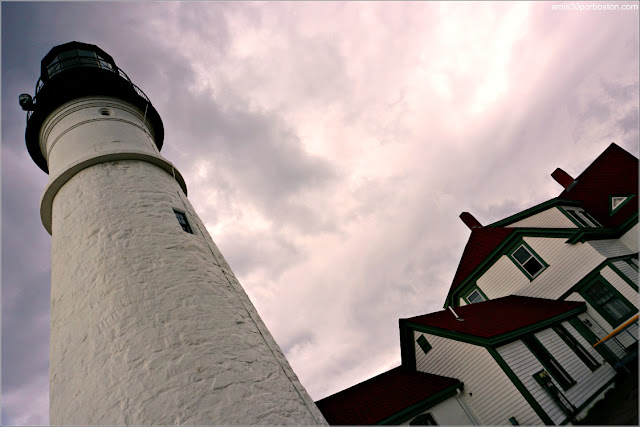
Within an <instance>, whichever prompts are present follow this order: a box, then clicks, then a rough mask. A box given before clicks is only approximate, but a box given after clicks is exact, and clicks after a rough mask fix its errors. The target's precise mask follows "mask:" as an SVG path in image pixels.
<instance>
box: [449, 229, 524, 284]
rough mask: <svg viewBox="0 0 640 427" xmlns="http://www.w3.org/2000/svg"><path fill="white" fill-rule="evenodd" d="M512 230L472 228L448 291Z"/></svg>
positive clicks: (460, 281)
mask: <svg viewBox="0 0 640 427" xmlns="http://www.w3.org/2000/svg"><path fill="white" fill-rule="evenodd" d="M513 231H514V229H513V228H505V227H495V228H474V229H473V230H471V236H470V237H469V241H468V242H467V246H465V248H464V252H463V253H462V258H461V259H460V264H458V270H456V274H455V276H454V277H453V283H452V284H451V290H450V291H449V292H451V291H452V290H454V289H455V288H456V287H458V285H459V284H460V283H462V281H463V280H464V279H465V278H466V277H467V276H468V275H469V274H471V273H472V272H473V270H475V269H476V267H478V266H479V265H480V264H481V263H482V261H484V259H485V258H486V257H487V256H488V255H489V254H490V253H491V252H492V251H493V250H494V249H495V248H497V247H498V245H499V244H500V243H502V241H503V240H504V239H506V238H507V236H508V235H509V234H511V233H512V232H513Z"/></svg>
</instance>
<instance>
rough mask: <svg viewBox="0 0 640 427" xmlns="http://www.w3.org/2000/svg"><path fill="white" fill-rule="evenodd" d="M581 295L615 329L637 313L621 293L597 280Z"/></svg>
mask: <svg viewBox="0 0 640 427" xmlns="http://www.w3.org/2000/svg"><path fill="white" fill-rule="evenodd" d="M580 294H581V295H582V296H583V297H585V299H586V300H587V302H589V304H590V305H591V306H592V307H593V308H594V309H595V310H596V311H598V312H599V313H600V315H602V317H604V318H605V320H606V321H607V322H609V323H610V324H611V326H613V327H616V326H618V325H620V324H621V323H622V322H623V321H625V320H627V319H628V318H629V317H631V315H632V314H633V312H634V311H635V309H634V308H632V306H631V305H630V304H629V302H627V300H626V299H624V297H623V296H622V295H620V293H619V292H617V291H616V290H614V289H613V288H612V287H611V286H610V285H609V284H608V283H605V282H604V281H603V280H596V281H595V282H593V284H591V285H590V286H589V287H587V288H585V289H584V291H583V292H581V293H580Z"/></svg>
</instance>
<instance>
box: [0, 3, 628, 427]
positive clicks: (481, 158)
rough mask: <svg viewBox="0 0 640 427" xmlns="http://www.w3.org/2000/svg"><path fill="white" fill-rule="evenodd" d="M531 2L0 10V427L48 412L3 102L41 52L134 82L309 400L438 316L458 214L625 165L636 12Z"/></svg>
mask: <svg viewBox="0 0 640 427" xmlns="http://www.w3.org/2000/svg"><path fill="white" fill-rule="evenodd" d="M554 4H561V3H559V2H556V3H553V2H549V3H546V2H536V3H517V2H500V3H462V2H460V3H437V2H423V3H399V2H393V3H382V2H375V3H369V2H353V3H330V2H319V3H286V2H278V3H257V2H251V3H240V2H233V3H206V2H204V3H185V4H181V3H111V4H94V3H79V4H78V3H17V2H10V3H8V2H2V9H1V13H2V15H1V16H2V392H3V393H2V416H3V420H2V423H3V425H10V424H18V425H25V424H27V425H30V424H47V423H48V346H49V295H50V267H49V264H50V257H49V252H50V236H49V235H48V234H47V232H46V231H45V230H44V227H43V226H42V223H41V222H40V217H39V203H40V196H41V194H42V192H43V190H44V187H45V185H46V183H47V179H48V177H47V175H46V174H45V173H43V172H42V171H41V170H40V169H39V168H38V167H37V166H36V165H35V164H34V163H33V161H32V160H31V158H30V157H29V155H28V154H27V150H26V147H25V143H24V129H25V112H23V111H22V110H21V109H20V108H19V106H18V94H20V93H23V92H27V93H31V94H33V93H34V87H35V83H36V81H37V79H38V76H39V67H40V60H41V59H42V57H43V56H44V55H45V54H46V53H47V52H48V51H49V50H50V49H51V47H53V46H55V45H58V44H62V43H66V42H68V41H72V40H77V41H82V42H87V43H92V44H96V45H98V46H100V47H101V48H103V49H104V50H105V51H107V52H108V53H109V54H111V55H112V56H113V58H114V59H115V61H116V63H117V64H118V65H119V66H120V67H121V68H122V69H123V70H124V71H125V72H126V73H127V74H128V75H129V77H130V78H131V79H132V81H133V82H134V83H136V84H137V85H138V86H140V87H141V88H142V89H143V90H144V91H145V92H146V94H147V95H148V96H149V98H150V99H151V101H152V103H153V105H154V106H155V107H156V109H157V110H158V112H159V113H160V115H161V117H162V119H163V121H164V126H165V131H166V137H165V144H164V148H163V151H162V153H163V155H164V157H165V158H167V159H168V160H169V161H171V162H173V163H174V164H175V165H176V166H177V168H178V169H179V170H180V171H181V172H182V174H183V176H184V177H185V180H186V182H187V186H188V190H189V199H190V200H191V203H192V204H193V205H194V207H195V209H196V211H197V212H198V213H199V215H200V217H201V218H202V219H203V221H204V223H205V224H206V226H207V228H208V229H209V232H210V233H211V235H212V237H213V239H214V240H215V241H216V243H217V244H218V246H219V247H220V249H221V250H222V253H223V254H224V256H225V257H226V259H227V260H228V261H229V263H230V265H231V267H232V268H233V269H234V271H235V273H236V275H237V276H238V278H239V280H240V282H241V283H242V284H243V286H244V288H245V290H246V291H247V293H248V294H249V296H250V298H251V299H252V301H253V303H254V305H255V306H256V308H257V309H258V311H259V313H260V315H261V316H262V318H263V320H264V321H265V323H266V324H267V326H268V327H269V329H270V331H271V333H272V334H273V335H274V337H275V339H276V341H277V342H278V343H279V344H280V346H281V348H282V349H283V351H284V352H285V354H286V356H287V358H288V360H289V362H290V364H291V365H292V367H293V369H294V371H295V372H296V373H297V375H298V377H299V378H300V380H301V381H302V384H303V385H304V386H305V387H306V389H307V391H308V392H309V393H310V395H311V396H312V398H313V399H314V400H318V399H320V398H323V397H325V396H328V395H330V394H332V393H335V392H337V391H340V390H342V389H344V388H346V387H349V386H351V385H353V384H355V383H357V382H360V381H363V380H365V379H367V378H369V377H371V376H373V375H376V374H379V373H381V372H383V371H385V370H388V369H390V368H392V367H395V366H397V365H398V364H399V363H400V347H399V334H398V319H399V318H404V317H410V316H415V315H419V314H424V313H428V312H431V311H437V310H441V309H442V305H443V303H444V299H445V296H446V294H447V290H448V288H449V285H450V284H451V281H452V279H453V276H454V273H455V270H456V267H457V265H458V261H459V258H460V255H461V254H462V250H463V248H464V245H465V244H466V241H467V239H468V237H469V233H470V232H469V230H468V229H467V228H466V226H465V225H464V224H463V223H462V221H460V219H459V218H458V215H459V214H460V213H461V212H462V211H469V212H471V213H472V214H473V215H474V216H475V217H476V218H477V219H478V220H479V221H480V222H481V223H482V224H489V223H491V222H494V221H497V220H499V219H502V218H503V217H505V216H508V215H510V214H513V213H516V212H518V211H520V210H523V209H525V208H528V207H530V206H532V205H535V204H537V203H540V202H543V201H545V200H547V199H549V198H552V197H556V196H557V195H558V194H559V193H560V191H561V190H562V188H561V187H560V185H559V184H557V183H556V182H555V181H554V180H553V179H552V178H551V177H550V173H551V172H553V170H554V169H555V168H556V167H562V168H563V169H564V170H565V171H567V172H568V173H569V174H570V175H572V176H574V177H575V176H577V175H578V174H579V173H580V172H581V171H582V170H583V169H584V168H585V167H586V166H587V165H588V164H589V163H590V162H591V161H593V160H594V159H595V158H596V157H597V155H598V154H600V153H601V152H602V151H603V150H604V149H605V148H606V147H607V146H608V145H609V144H610V143H611V142H616V143H617V144H618V145H620V146H622V147H623V148H625V149H626V150H628V151H629V152H631V153H632V154H634V155H636V156H637V155H638V98H639V94H638V75H639V70H638V50H639V45H638V11H622V10H618V11H581V12H580V11H554V10H552V9H553V7H552V6H553V5H554ZM564 4H566V5H569V4H570V3H564ZM575 4H577V3H575ZM586 4H591V2H588V3H586ZM610 4H614V3H613V2H611V3H610ZM622 4H637V2H636V3H619V5H622Z"/></svg>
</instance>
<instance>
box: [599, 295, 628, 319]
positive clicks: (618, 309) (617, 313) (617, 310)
mask: <svg viewBox="0 0 640 427" xmlns="http://www.w3.org/2000/svg"><path fill="white" fill-rule="evenodd" d="M602 308H603V309H604V310H605V311H606V312H607V313H609V316H611V317H613V318H614V319H615V320H616V321H617V320H620V319H622V318H623V317H624V316H625V315H626V314H628V313H629V312H630V311H631V310H629V307H627V306H626V305H624V304H623V303H622V301H620V300H619V299H617V298H615V299H612V300H610V301H609V302H607V303H606V304H603V305H602Z"/></svg>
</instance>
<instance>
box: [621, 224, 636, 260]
mask: <svg viewBox="0 0 640 427" xmlns="http://www.w3.org/2000/svg"><path fill="white" fill-rule="evenodd" d="M620 241H621V242H622V243H624V244H625V245H626V246H627V247H628V248H629V249H631V251H632V252H634V253H636V252H638V224H636V225H634V226H633V227H632V228H631V230H629V231H627V232H626V233H625V234H624V235H623V236H622V237H620Z"/></svg>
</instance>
